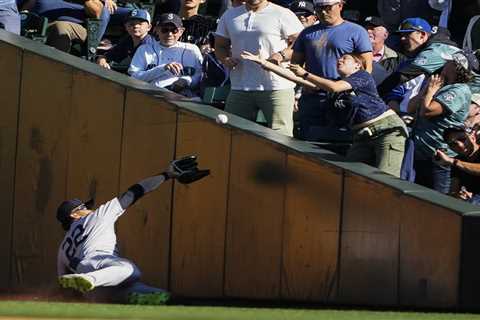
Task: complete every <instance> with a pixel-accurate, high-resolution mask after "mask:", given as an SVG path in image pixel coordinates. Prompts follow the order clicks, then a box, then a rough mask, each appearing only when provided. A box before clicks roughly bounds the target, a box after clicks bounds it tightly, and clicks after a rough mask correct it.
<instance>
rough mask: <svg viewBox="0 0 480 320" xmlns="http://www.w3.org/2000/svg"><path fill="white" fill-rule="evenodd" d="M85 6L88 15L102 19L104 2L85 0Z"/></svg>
mask: <svg viewBox="0 0 480 320" xmlns="http://www.w3.org/2000/svg"><path fill="white" fill-rule="evenodd" d="M84 7H85V13H86V14H87V16H89V17H91V18H97V19H100V16H101V15H102V10H103V3H102V2H101V1H100V0H85V3H84Z"/></svg>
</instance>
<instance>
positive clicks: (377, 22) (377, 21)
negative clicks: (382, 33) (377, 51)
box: [363, 16, 387, 28]
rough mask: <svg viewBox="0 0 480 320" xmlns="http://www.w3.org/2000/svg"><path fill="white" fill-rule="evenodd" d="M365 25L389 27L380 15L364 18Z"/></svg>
mask: <svg viewBox="0 0 480 320" xmlns="http://www.w3.org/2000/svg"><path fill="white" fill-rule="evenodd" d="M363 25H364V26H365V27H368V26H374V27H385V28H386V27H387V25H386V24H385V21H383V19H382V18H380V17H375V16H369V17H366V18H365V19H364V20H363Z"/></svg>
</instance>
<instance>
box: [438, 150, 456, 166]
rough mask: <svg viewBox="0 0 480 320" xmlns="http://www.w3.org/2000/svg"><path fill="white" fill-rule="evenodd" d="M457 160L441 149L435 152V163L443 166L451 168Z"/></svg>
mask: <svg viewBox="0 0 480 320" xmlns="http://www.w3.org/2000/svg"><path fill="white" fill-rule="evenodd" d="M454 160H455V159H454V158H451V157H449V156H447V155H446V154H445V152H443V151H442V150H440V149H437V150H436V151H435V162H436V163H438V164H439V165H441V166H451V165H452V164H453V161H454Z"/></svg>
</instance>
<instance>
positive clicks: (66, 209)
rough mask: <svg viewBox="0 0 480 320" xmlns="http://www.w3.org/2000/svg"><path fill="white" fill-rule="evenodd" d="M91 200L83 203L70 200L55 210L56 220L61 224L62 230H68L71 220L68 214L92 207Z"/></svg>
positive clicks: (77, 200) (78, 200)
mask: <svg viewBox="0 0 480 320" xmlns="http://www.w3.org/2000/svg"><path fill="white" fill-rule="evenodd" d="M93 201H94V200H93V199H90V200H88V201H86V202H83V201H82V200H80V199H77V198H75V199H71V200H66V201H63V202H62V203H61V204H60V206H58V209H57V220H58V221H59V222H60V223H61V224H62V226H63V229H65V230H68V228H69V227H70V223H71V221H72V218H71V217H70V214H71V213H72V212H75V211H77V210H82V209H89V208H90V207H91V206H92V205H93Z"/></svg>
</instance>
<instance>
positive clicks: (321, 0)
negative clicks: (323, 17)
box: [313, 0, 342, 7]
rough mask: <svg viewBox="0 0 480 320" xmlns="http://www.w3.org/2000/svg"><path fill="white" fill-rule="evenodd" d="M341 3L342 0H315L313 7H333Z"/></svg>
mask: <svg viewBox="0 0 480 320" xmlns="http://www.w3.org/2000/svg"><path fill="white" fill-rule="evenodd" d="M340 2H342V0H313V5H314V6H315V7H320V6H331V5H334V4H337V3H340Z"/></svg>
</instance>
